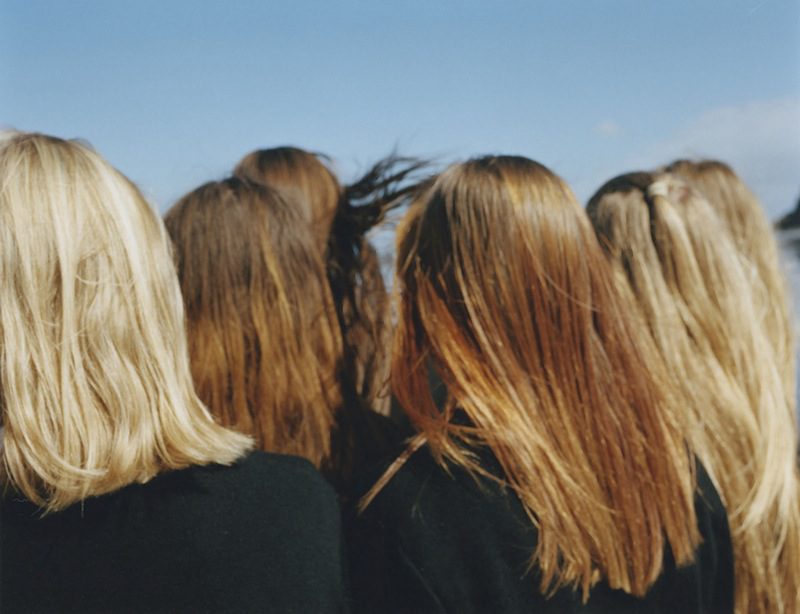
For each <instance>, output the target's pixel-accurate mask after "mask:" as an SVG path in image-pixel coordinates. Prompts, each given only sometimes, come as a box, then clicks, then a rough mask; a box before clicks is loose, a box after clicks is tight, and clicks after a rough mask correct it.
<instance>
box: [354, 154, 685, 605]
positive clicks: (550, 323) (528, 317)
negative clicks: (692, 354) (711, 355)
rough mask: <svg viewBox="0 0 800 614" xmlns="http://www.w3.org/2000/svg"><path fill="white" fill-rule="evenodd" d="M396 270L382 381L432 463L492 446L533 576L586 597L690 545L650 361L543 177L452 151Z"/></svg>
mask: <svg viewBox="0 0 800 614" xmlns="http://www.w3.org/2000/svg"><path fill="white" fill-rule="evenodd" d="M397 284H398V292H399V301H400V303H399V308H398V314H399V323H398V328H397V333H396V343H395V350H394V359H393V365H392V384H393V389H394V392H395V394H396V395H397V397H398V399H399V400H400V402H401V403H402V405H403V407H404V409H405V411H406V412H407V414H408V416H409V418H410V420H411V421H412V423H413V424H414V425H415V427H416V428H417V429H418V431H419V432H420V433H421V435H422V436H423V437H424V438H425V439H426V440H427V442H428V445H429V446H430V448H431V451H432V453H433V454H434V456H435V457H436V458H438V459H439V460H440V461H441V462H443V463H446V462H452V463H455V464H456V465H460V466H463V467H465V468H466V469H467V470H470V471H472V472H477V473H482V472H483V470H482V468H481V467H480V466H479V465H477V464H476V462H475V458H474V456H473V455H472V454H471V452H470V449H472V448H474V447H475V446H479V447H483V446H485V447H487V448H489V449H490V450H491V452H492V453H493V454H494V456H495V457H496V458H497V460H498V461H499V463H500V465H501V466H502V469H503V476H502V479H503V480H504V481H506V482H507V483H508V484H509V485H510V487H511V488H513V489H514V491H515V492H516V494H517V496H518V497H519V499H520V501H521V502H522V504H523V506H524V507H525V510H526V511H527V513H528V516H529V517H530V520H531V522H532V523H533V524H534V525H535V526H536V527H537V529H538V547H537V549H536V551H535V552H532V553H531V562H532V565H533V566H535V568H537V569H538V570H539V571H540V572H541V590H542V591H544V592H548V591H550V590H555V589H556V588H558V587H561V586H574V587H577V588H580V589H582V591H583V595H584V598H585V599H586V598H588V594H589V590H590V588H591V586H592V585H593V584H594V583H595V582H596V581H598V580H599V579H604V580H605V581H606V582H607V583H608V584H609V585H610V586H612V587H614V588H619V589H622V590H624V591H626V592H628V593H632V594H634V595H643V594H644V593H645V592H646V591H647V590H648V588H649V587H650V586H651V585H652V583H653V582H654V581H655V579H656V578H657V577H658V576H659V574H660V572H661V570H662V561H663V558H664V551H665V548H666V547H667V546H668V547H669V548H670V549H671V551H672V553H673V555H674V557H675V560H676V561H677V562H678V564H684V563H687V562H689V561H690V560H692V558H693V553H694V550H695V548H696V546H697V544H698V542H699V534H698V530H697V526H696V517H695V512H694V507H693V484H694V480H693V473H692V459H691V458H690V455H689V454H688V452H687V450H686V447H685V444H684V441H683V438H682V437H681V435H680V434H679V432H678V428H677V425H676V424H675V423H674V421H673V420H672V417H671V413H672V411H673V408H672V407H671V406H670V404H669V398H668V390H666V389H665V388H664V387H663V384H662V381H663V380H665V379H666V375H665V374H664V373H663V369H662V367H661V363H660V359H659V358H658V355H657V354H655V351H654V349H652V348H651V347H650V345H648V343H647V342H645V343H642V342H641V338H642V337H645V335H642V334H640V330H639V327H640V323H639V321H638V320H637V319H636V318H635V317H630V314H629V313H628V312H626V310H625V309H624V308H623V304H622V302H621V300H620V297H619V296H618V294H617V290H616V285H615V283H614V280H613V278H612V272H611V268H610V267H609V266H608V263H607V262H606V259H605V257H604V255H603V253H602V250H601V248H600V246H599V245H598V243H597V239H596V237H595V235H594V232H593V231H592V228H591V225H590V224H589V221H588V219H586V216H585V214H584V212H583V211H582V209H581V208H580V206H579V205H578V203H577V202H576V200H575V197H574V196H573V194H572V192H571V190H570V189H569V187H568V186H567V185H566V184H565V183H564V182H563V181H562V180H561V179H560V178H558V177H557V176H556V175H554V174H553V173H552V172H550V171H549V170H548V169H546V168H545V167H543V166H541V165H539V164H537V163H536V162H533V161H531V160H528V159H526V158H521V157H510V156H502V157H486V158H480V159H476V160H472V161H469V162H466V163H462V164H456V165H454V166H451V167H450V168H449V169H447V170H446V171H445V172H444V173H443V174H442V175H440V176H439V177H438V179H437V180H436V181H435V182H434V183H433V185H432V187H430V188H429V189H428V190H427V191H426V192H425V193H423V195H422V196H420V198H419V199H418V200H417V201H416V202H415V203H414V204H413V205H412V208H411V210H410V212H409V214H408V216H407V218H406V220H405V221H404V224H403V225H402V227H401V228H400V230H399V235H398V272H397ZM429 368H433V369H435V371H436V372H437V373H438V375H439V376H440V377H441V379H442V381H443V382H444V384H445V385H446V387H447V389H448V392H449V395H450V399H449V401H448V403H447V404H446V406H445V408H444V409H443V410H440V409H438V408H437V407H436V405H435V403H434V401H433V399H432V397H431V391H430V387H429V379H428V373H429ZM462 412H463V414H462ZM418 442H419V440H418V441H417V443H418ZM374 494H375V493H374V491H373V492H372V493H370V496H372V495H374ZM365 503H366V500H365Z"/></svg>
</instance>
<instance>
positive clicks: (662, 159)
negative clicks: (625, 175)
mask: <svg viewBox="0 0 800 614" xmlns="http://www.w3.org/2000/svg"><path fill="white" fill-rule="evenodd" d="M675 158H715V159H719V160H723V161H725V162H727V163H728V164H730V165H731V166H732V167H733V168H734V169H735V170H736V171H737V172H738V173H739V175H740V176H741V177H742V179H743V180H744V181H745V183H747V184H748V185H749V186H750V187H751V188H752V189H753V190H754V191H755V192H756V194H757V195H758V196H759V198H760V199H761V201H762V203H763V204H764V208H765V209H766V211H767V215H768V216H769V217H770V218H776V217H778V216H780V215H781V214H783V213H785V212H786V211H788V210H789V209H791V208H792V207H793V206H794V204H795V203H796V201H797V197H798V195H800V98H785V99H778V100H762V101H755V102H750V103H747V104H743V105H739V106H727V107H720V108H716V109H712V110H710V111H708V112H706V113H704V114H702V115H701V116H699V117H698V118H696V119H695V120H693V121H690V122H689V123H688V124H686V125H685V126H684V127H683V128H682V129H680V130H679V131H678V132H677V133H676V134H674V135H673V136H672V137H670V138H669V139H667V140H665V141H662V142H660V143H656V144H654V145H653V146H652V147H650V148H648V149H647V151H645V152H643V153H642V154H641V155H639V156H636V164H634V165H632V166H638V167H639V168H650V167H653V166H658V165H661V164H665V163H667V162H670V161H671V160H673V159H675Z"/></svg>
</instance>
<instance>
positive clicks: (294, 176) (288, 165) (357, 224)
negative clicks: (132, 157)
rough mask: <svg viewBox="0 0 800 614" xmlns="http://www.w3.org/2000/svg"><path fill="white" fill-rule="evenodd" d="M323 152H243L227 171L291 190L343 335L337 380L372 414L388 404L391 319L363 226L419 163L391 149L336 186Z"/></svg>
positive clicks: (371, 223)
mask: <svg viewBox="0 0 800 614" xmlns="http://www.w3.org/2000/svg"><path fill="white" fill-rule="evenodd" d="M323 160H324V157H322V156H321V155H319V154H314V153H311V152H308V151H305V150H303V149H299V148H296V147H274V148H271V149H260V150H256V151H253V152H251V153H249V154H247V155H246V156H245V157H244V158H242V160H241V161H240V162H239V163H238V164H237V165H236V168H235V169H234V174H235V175H236V176H239V177H242V178H245V179H247V180H249V181H253V182H256V183H260V184H263V185H268V186H270V187H273V188H276V189H278V190H279V191H282V192H284V193H286V194H287V195H289V196H290V200H291V201H292V202H293V203H294V204H295V206H296V207H297V208H298V210H299V211H300V213H301V217H302V219H303V220H304V221H305V222H306V223H307V224H309V225H310V227H311V229H312V232H313V233H314V236H315V238H316V244H317V247H318V249H319V253H320V254H322V255H323V256H324V258H325V263H326V269H327V275H328V282H329V285H330V288H331V293H332V295H333V300H334V304H335V306H336V314H337V318H338V321H339V326H340V329H341V333H342V337H343V339H344V365H345V367H344V371H343V373H342V378H343V381H342V384H343V386H344V387H345V393H346V395H349V394H351V393H352V395H353V396H354V397H357V398H358V399H360V400H361V401H362V402H363V403H365V404H366V405H367V406H368V407H371V408H372V409H374V410H376V411H377V412H378V413H383V414H385V413H387V412H388V411H389V401H390V398H389V391H388V379H389V353H390V349H389V348H390V346H391V323H390V318H389V297H388V295H387V293H386V288H385V284H384V281H383V276H382V274H381V269H380V261H379V258H378V254H377V252H376V251H375V248H374V247H373V246H372V245H371V244H370V243H369V241H368V240H367V239H366V236H365V235H366V233H367V232H368V231H369V230H371V229H372V228H373V227H375V226H376V225H378V224H380V222H381V221H382V220H383V217H384V215H385V213H386V211H387V210H388V209H390V208H392V207H394V206H396V205H397V203H399V202H400V200H401V198H402V197H403V195H404V194H405V193H406V187H404V185H403V184H404V182H405V183H408V182H407V181H406V180H407V179H409V178H410V177H412V176H413V175H414V174H415V173H416V172H417V171H419V170H420V169H422V168H424V166H425V163H424V162H422V161H418V160H415V159H411V158H402V157H398V156H395V155H390V156H387V157H386V158H383V159H381V160H379V161H378V162H376V163H375V164H374V165H373V166H372V167H370V168H369V169H368V170H367V172H366V173H364V175H363V176H362V177H360V178H359V179H358V180H357V181H354V182H353V183H351V184H348V185H345V186H343V185H342V184H341V183H340V182H339V180H338V179H337V178H336V176H335V175H334V173H333V172H332V171H331V170H330V169H329V168H328V166H327V165H326V164H325V163H323Z"/></svg>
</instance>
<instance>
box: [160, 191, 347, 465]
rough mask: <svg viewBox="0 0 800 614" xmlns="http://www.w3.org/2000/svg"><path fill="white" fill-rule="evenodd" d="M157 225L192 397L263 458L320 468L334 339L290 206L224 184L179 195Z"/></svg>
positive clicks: (327, 306)
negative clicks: (183, 330) (171, 257)
mask: <svg viewBox="0 0 800 614" xmlns="http://www.w3.org/2000/svg"><path fill="white" fill-rule="evenodd" d="M165 223H166V226H167V230H168V232H169V234H170V236H171V237H172V240H173V243H174V245H175V252H176V260H177V267H178V276H179V278H180V283H181V290H182V292H183V296H184V300H185V301H186V311H187V320H188V331H189V344H190V356H191V363H192V373H193V375H194V380H195V385H196V386H197V390H198V393H199V395H200V398H201V399H203V401H205V402H206V403H207V404H208V406H209V407H210V408H211V411H212V412H213V413H214V414H215V415H216V416H217V417H218V418H219V419H220V420H221V421H222V423H223V424H226V425H229V426H233V427H236V428H237V429H239V430H241V431H243V432H245V433H248V434H250V435H253V436H254V437H256V439H257V441H258V443H259V446H260V447H261V448H262V449H263V450H267V451H270V452H282V453H285V454H296V455H299V456H303V457H306V458H308V459H309V460H310V461H311V462H312V463H314V464H315V465H316V466H317V467H321V466H322V465H323V463H325V462H326V461H327V460H328V458H329V455H330V452H331V431H332V430H333V427H334V424H335V422H336V414H337V412H338V410H339V409H340V406H341V404H342V392H341V387H340V383H339V369H340V368H341V366H342V365H341V362H342V340H341V336H340V332H339V327H338V323H337V321H336V312H335V311H334V307H333V301H332V299H331V296H330V290H329V288H328V283H327V278H326V275H325V266H324V264H323V262H322V258H321V256H320V254H319V252H318V250H317V248H316V246H315V245H314V240H313V237H312V234H311V232H310V230H309V228H308V225H307V224H304V223H303V220H302V218H301V217H300V216H299V215H298V206H297V205H295V204H294V203H291V202H289V201H288V195H287V197H286V198H284V197H282V196H281V195H280V194H278V193H277V192H276V191H274V190H272V189H269V188H267V187H265V186H260V185H257V184H254V183H250V182H247V181H244V180H242V179H238V178H230V179H226V180H224V181H214V182H210V183H207V184H205V185H203V186H200V187H199V188H197V189H196V190H193V191H192V192H190V193H189V194H187V195H186V196H184V197H183V198H181V199H180V200H179V201H178V202H177V203H176V204H175V206H173V207H172V208H171V209H170V210H169V211H168V212H167V215H166V217H165Z"/></svg>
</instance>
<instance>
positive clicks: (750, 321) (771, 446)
mask: <svg viewBox="0 0 800 614" xmlns="http://www.w3.org/2000/svg"><path fill="white" fill-rule="evenodd" d="M588 213H589V217H590V219H591V220H592V222H593V224H594V227H595V231H596V232H597V234H598V236H599V238H600V242H601V245H603V247H604V249H605V251H606V253H607V255H608V257H609V259H610V260H611V262H612V264H613V265H614V267H615V269H616V274H617V278H618V280H619V282H620V286H621V287H623V288H625V289H626V291H627V292H629V294H630V296H631V300H632V301H635V302H636V303H637V304H638V305H639V307H640V309H641V312H642V314H643V316H644V318H645V319H646V321H647V323H648V325H649V330H650V333H651V335H652V337H653V339H654V340H655V341H656V344H657V346H658V347H659V349H660V351H661V354H662V356H663V357H664V359H665V361H666V363H667V365H668V367H669V369H670V372H671V373H672V375H673V381H674V384H675V386H676V388H677V389H679V390H681V392H682V395H683V398H684V400H685V402H684V408H685V412H684V416H683V422H684V428H685V431H686V433H687V435H688V438H689V440H690V442H691V445H692V447H693V449H694V450H695V451H696V453H697V454H698V456H699V457H700V459H701V460H702V462H703V463H704V465H705V466H706V467H707V469H708V471H709V474H710V475H711V477H712V479H713V480H714V481H715V483H716V484H717V485H718V488H719V489H720V494H721V496H722V498H723V500H724V502H725V504H726V507H727V509H728V513H729V519H730V525H731V532H732V538H733V544H734V552H735V574H736V588H735V592H736V611H737V612H741V613H745V612H764V613H766V612H794V611H797V607H798V606H799V605H800V603H798V601H797V597H798V592H797V591H798V578H797V570H798V569H800V558H798V557H800V532H799V531H800V529H798V526H799V525H798V521H799V520H800V517H799V516H798V507H797V506H798V488H797V476H796V468H795V460H794V455H795V441H796V427H795V425H794V422H793V415H792V414H791V412H790V410H789V408H788V407H787V403H786V400H785V395H784V391H783V388H782V382H781V372H780V368H779V365H778V364H776V359H775V354H774V352H773V351H772V348H771V347H770V344H769V341H768V339H767V337H766V336H765V335H764V331H763V329H762V327H761V323H762V319H761V318H759V315H758V307H759V304H758V301H757V300H756V299H755V298H754V296H753V288H752V285H751V283H750V279H749V277H748V264H747V262H746V261H745V260H744V259H743V258H742V257H741V256H740V255H739V252H738V251H737V250H736V248H735V247H734V244H733V242H732V240H731V239H730V238H729V236H728V234H727V231H726V227H725V225H724V223H723V222H722V221H721V220H720V219H719V217H718V216H717V215H716V214H715V212H714V211H713V210H712V208H711V207H710V205H709V204H708V203H707V201H706V200H705V199H703V198H702V197H701V196H700V195H699V194H698V193H696V192H694V191H692V190H691V189H690V188H689V187H688V186H687V185H685V184H684V183H683V182H681V181H679V180H677V179H676V178H674V177H671V176H669V175H663V174H662V175H653V174H649V173H630V174H628V175H623V176H620V177H617V178H615V179H612V180H611V181H609V182H608V183H606V184H605V185H604V186H603V187H601V188H600V190H599V191H598V192H597V193H596V194H595V195H594V196H593V197H592V198H591V200H590V201H589V204H588Z"/></svg>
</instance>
